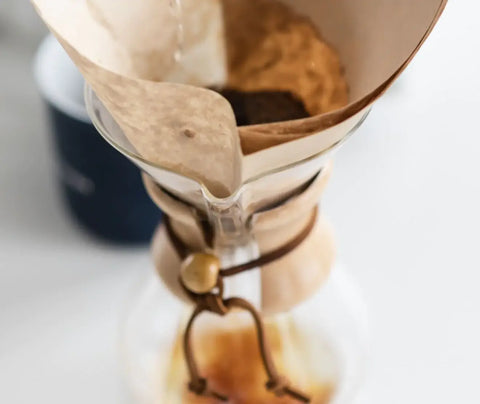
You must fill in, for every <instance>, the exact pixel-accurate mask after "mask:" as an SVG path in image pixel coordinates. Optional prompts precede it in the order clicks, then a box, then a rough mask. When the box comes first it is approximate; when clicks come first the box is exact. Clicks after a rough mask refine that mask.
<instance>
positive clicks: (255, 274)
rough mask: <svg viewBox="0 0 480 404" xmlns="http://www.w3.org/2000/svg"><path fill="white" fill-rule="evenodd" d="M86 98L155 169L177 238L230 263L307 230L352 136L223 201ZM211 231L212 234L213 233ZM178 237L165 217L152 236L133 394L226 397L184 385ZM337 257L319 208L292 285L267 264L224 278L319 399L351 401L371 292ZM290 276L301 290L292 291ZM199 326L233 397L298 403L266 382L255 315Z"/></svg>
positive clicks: (109, 128)
mask: <svg viewBox="0 0 480 404" xmlns="http://www.w3.org/2000/svg"><path fill="white" fill-rule="evenodd" d="M86 102H87V108H88V111H89V113H90V116H91V117H92V120H93V122H94V124H95V126H96V127H97V129H98V130H99V132H100V133H101V134H102V135H103V136H104V138H105V139H106V140H107V141H108V142H109V143H110V144H111V145H112V146H113V147H115V148H116V149H117V150H119V151H120V152H121V153H123V154H124V155H125V156H126V157H128V158H129V159H130V160H132V161H133V162H134V163H135V164H137V165H138V166H139V167H140V168H141V169H142V170H143V171H144V172H145V173H146V176H145V183H146V186H147V190H148V191H149V193H150V196H151V197H152V199H153V200H154V201H155V202H156V203H157V205H159V207H161V208H162V210H164V212H165V213H166V214H167V215H168V216H169V217H170V218H171V221H172V223H173V227H174V228H175V230H176V231H177V233H178V234H179V235H180V237H183V238H184V240H186V241H185V242H186V243H187V244H189V245H190V246H191V248H192V249H193V250H197V251H207V252H210V253H212V254H215V256H216V257H218V258H219V260H220V262H221V266H222V268H224V267H229V266H232V265H238V264H242V263H245V262H249V261H252V260H255V259H256V258H258V257H259V256H260V255H262V254H264V253H265V252H266V251H268V250H271V249H272V248H275V247H276V246H278V245H279V244H282V243H284V242H285V241H288V239H290V238H291V237H292V236H294V235H295V234H296V233H297V232H298V231H299V230H302V227H304V226H305V223H307V222H308V221H309V220H310V218H311V217H312V214H311V212H314V211H316V209H317V207H316V205H317V201H318V199H319V197H320V194H321V191H322V190H323V186H324V183H325V182H326V180H327V178H328V171H329V160H330V158H331V156H332V153H333V152H334V151H335V150H337V149H338V147H339V146H340V145H341V144H342V143H343V142H344V141H345V139H346V138H347V137H348V136H349V135H350V134H351V133H353V130H352V131H351V132H349V133H346V134H345V137H344V139H343V140H342V141H340V142H338V143H337V144H335V145H333V146H332V147H330V148H329V149H328V150H325V151H324V152H322V153H318V154H316V155H313V156H311V157H310V158H308V159H305V160H302V161H298V162H296V163H295V164H291V165H288V166H286V167H282V168H280V169H276V170H272V171H267V172H263V173H259V174H258V175H257V176H255V177H254V178H250V179H248V180H247V181H245V182H244V183H243V184H242V185H241V186H240V187H239V189H237V190H236V191H235V192H234V193H233V194H232V195H231V196H229V197H228V198H216V197H214V196H213V195H212V194H211V193H210V192H209V190H208V189H207V188H206V187H205V186H204V184H202V183H199V182H198V181H196V180H195V179H193V178H189V177H187V176H183V175H180V174H179V173H176V172H173V171H171V170H169V169H166V168H164V167H161V166H158V165H156V164H152V163H151V162H149V161H146V160H145V159H143V158H142V156H140V155H139V154H138V153H137V152H136V151H135V149H134V148H133V146H132V145H131V143H130V142H129V141H128V139H127V138H126V136H125V135H124V133H123V131H122V130H121V128H120V127H119V126H118V125H117V123H116V122H115V120H114V119H113V118H112V116H111V115H110V114H109V112H108V111H107V110H106V108H105V107H104V106H103V104H102V103H101V101H100V100H99V99H98V98H97V97H96V95H95V93H94V92H93V91H92V90H91V89H89V88H87V89H86ZM365 116H366V114H365ZM362 121H363V119H362ZM360 123H361V122H360ZM357 126H358V125H357ZM205 228H208V229H209V230H208V232H207V233H208V234H213V237H212V238H211V240H210V242H208V241H207V237H205ZM197 236H198V239H196V237H197ZM171 244H172V243H171V240H169V237H168V234H167V232H166V230H165V226H160V227H159V229H158V231H157V234H156V235H155V237H154V240H153V245H152V252H153V259H154V262H155V267H156V270H157V273H152V276H150V277H149V279H148V280H147V281H146V282H145V284H144V286H143V287H142V288H141V289H139V290H137V292H136V293H135V297H134V298H133V300H132V301H131V304H130V305H129V311H128V313H127V315H126V320H125V323H124V327H123V333H122V348H123V354H124V355H123V356H124V359H125V364H126V370H127V375H128V380H129V381H130V385H131V386H132V391H133V393H134V397H135V400H136V401H135V402H140V403H146V404H147V403H148V404H150V403H151V404H153V403H164V402H168V403H179V404H180V403H182V404H183V403H185V404H187V403H190V404H193V403H214V402H218V400H216V399H215V398H205V397H197V396H195V395H193V394H192V393H191V392H189V391H188V389H187V385H188V372H187V369H186V366H185V362H184V353H183V351H182V342H181V341H182V336H183V334H184V330H185V325H186V322H187V321H188V317H189V314H190V313H191V312H192V307H191V302H189V301H188V299H186V296H185V294H184V293H182V290H181V288H180V287H179V282H178V276H179V268H180V266H181V260H180V259H179V257H177V256H176V254H175V251H173V249H172V245H171ZM291 255H292V256H293V257H294V259H293V258H292V257H291ZM333 256H334V253H333V241H332V236H331V231H330V230H329V227H328V225H327V224H326V223H325V221H324V219H323V218H322V217H320V219H317V220H315V224H314V227H313V230H312V232H311V235H309V236H308V238H307V239H306V241H305V242H304V243H303V245H302V247H301V248H299V249H298V251H294V253H292V254H289V255H288V256H287V257H286V258H285V259H286V260H287V261H286V262H287V264H288V268H286V266H285V265H286V264H285V262H284V263H283V264H282V265H284V268H283V270H286V271H285V272H284V274H286V278H288V279H287V280H286V282H285V281H284V280H282V278H281V277H279V276H278V277H272V276H271V274H272V273H274V272H275V271H277V269H272V268H267V267H268V265H267V266H266V267H262V268H257V269H255V270H251V271H248V272H246V273H243V274H240V275H237V276H234V277H232V278H229V279H227V280H226V281H225V296H226V297H240V298H242V299H246V300H248V302H250V303H251V304H252V305H253V306H254V307H255V308H256V309H257V310H258V311H259V312H261V313H262V317H263V320H264V323H265V329H266V334H267V339H268V340H269V341H270V346H271V349H272V351H273V352H272V356H273V357H274V359H275V362H276V364H277V367H278V369H279V371H280V372H281V373H282V376H283V375H284V376H285V377H286V378H288V380H289V381H290V382H291V383H293V384H295V385H296V387H297V386H298V387H299V388H300V389H302V390H304V391H305V392H306V393H307V394H309V397H310V398H311V402H312V403H316V404H327V403H329V404H330V403H336V404H346V403H350V402H352V400H353V398H354V396H355V393H356V391H357V387H358V383H359V381H360V380H361V378H362V375H363V365H364V356H365V351H366V320H365V319H366V315H365V311H364V305H363V301H362V299H361V297H360V294H359V293H358V291H357V289H356V287H355V285H354V284H353V283H352V281H351V280H350V279H349V278H348V276H346V274H345V273H344V272H343V271H339V270H338V269H332V266H333V262H334V259H333ZM278 271H282V268H280V269H279V270H278ZM315 273H318V274H319V276H318V277H315V276H312V275H311V274H315ZM269 274H270V275H269ZM290 285H294V288H293V289H294V290H295V291H296V293H293V294H292V293H290V290H289V289H290ZM299 291H300V292H299ZM172 292H173V295H176V297H177V299H175V298H173V297H172ZM292 296H293V297H292ZM195 327H196V328H195V335H196V342H195V350H196V352H197V359H198V362H199V363H200V365H199V366H200V368H201V371H202V372H205V375H206V376H208V378H209V379H210V382H211V383H212V385H213V386H215V388H216V389H217V390H219V391H221V392H222V393H225V394H226V395H227V396H228V397H229V401H228V402H231V403H236V404H243V403H253V402H258V403H272V404H281V403H294V402H297V401H296V400H294V399H292V398H291V397H285V396H280V397H276V396H275V395H274V394H272V393H271V392H269V391H267V389H265V383H266V382H268V380H266V376H265V374H264V369H263V368H262V366H261V361H260V359H259V358H260V356H259V355H260V354H259V352H258V348H257V345H256V343H255V337H254V336H255V332H254V328H253V326H252V321H251V318H250V317H249V316H248V315H247V314H246V313H244V312H234V313H231V314H229V315H228V316H226V317H221V316H217V315H214V314H207V315H205V316H204V317H203V318H202V319H201V321H199V322H198V324H197V325H196V326H195Z"/></svg>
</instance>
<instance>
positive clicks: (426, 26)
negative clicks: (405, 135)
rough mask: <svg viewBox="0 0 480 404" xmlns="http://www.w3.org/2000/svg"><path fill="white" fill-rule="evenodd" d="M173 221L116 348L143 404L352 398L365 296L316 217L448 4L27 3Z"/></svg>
mask: <svg viewBox="0 0 480 404" xmlns="http://www.w3.org/2000/svg"><path fill="white" fill-rule="evenodd" d="M33 3H34V4H35V6H36V8H37V10H38V12H39V14H40V15H41V16H42V18H43V19H44V21H45V22H46V24H47V25H48V26H49V28H50V30H51V31H52V32H53V33H54V35H55V36H56V37H57V39H58V40H59V42H60V43H61V44H62V45H63V47H64V48H65V49H66V51H67V53H68V54H69V56H70V57H71V58H72V60H73V61H74V62H75V64H76V65H77V67H78V68H79V69H80V71H81V72H82V74H83V75H84V77H85V79H86V81H87V83H88V87H87V89H86V93H85V94H86V103H87V107H88V111H89V114H90V117H91V119H92V121H93V122H94V124H95V126H96V128H97V130H98V131H99V132H100V133H101V134H102V136H103V137H104V138H105V140H106V141H107V142H109V143H110V144H111V145H112V146H113V147H114V148H116V149H117V150H118V151H119V152H121V153H122V154H124V155H125V156H126V157H127V158H128V159H130V160H132V161H133V162H134V163H135V164H137V165H138V166H139V167H140V168H141V169H142V170H143V172H144V175H143V179H144V184H145V187H146V189H147V191H148V193H149V195H150V197H151V198H152V200H153V201H154V202H155V203H156V204H157V205H158V206H159V207H160V208H161V209H162V211H163V212H164V213H165V216H166V219H165V221H164V223H163V224H162V225H161V226H160V227H159V228H158V230H157V232H156V234H155V236H154V238H153V241H152V255H153V262H154V267H155V269H156V270H155V271H152V278H151V279H150V281H149V282H148V284H146V285H145V288H143V289H142V290H141V291H140V292H139V293H138V294H137V298H136V299H135V300H134V301H132V303H131V304H130V306H129V312H128V314H127V316H126V321H125V324H124V327H123V335H122V348H123V356H124V359H125V367H126V371H127V374H128V380H129V381H130V384H131V386H132V391H133V395H134V397H135V400H136V401H135V402H139V403H169V404H174V403H216V402H230V403H236V404H240V403H241V404H245V403H248V404H252V403H255V404H256V403H273V404H275V403H278V404H280V403H295V402H306V403H307V402H310V403H315V404H326V403H336V404H346V403H352V402H353V400H354V398H355V395H356V393H357V391H358V386H359V382H360V381H361V379H362V376H363V373H364V369H363V366H364V357H365V353H366V341H365V340H366V332H365V319H364V312H363V309H362V300H361V298H360V296H359V295H358V293H357V291H356V289H355V287H354V285H353V284H352V283H351V281H350V280H349V278H348V277H347V276H346V275H345V274H343V273H342V272H341V271H340V272H339V271H337V269H336V268H335V246H334V241H333V237H332V232H331V229H330V227H329V225H328V222H327V221H326V220H325V218H324V215H323V212H322V211H321V208H320V207H319V205H318V202H319V200H320V198H321V195H322V192H323V190H324V188H325V186H326V184H327V182H328V179H329V176H330V172H331V163H330V162H331V159H332V156H333V153H334V152H335V151H336V150H337V149H338V148H339V147H340V146H341V145H342V144H343V142H345V140H346V139H347V138H348V137H349V136H350V135H351V134H352V133H353V132H354V131H355V130H356V129H357V128H358V127H359V126H360V124H361V123H362V122H363V120H364V119H365V118H366V116H367V115H368V112H369V110H370V108H371V106H372V104H373V103H374V102H375V100H377V99H378V98H379V97H380V96H381V95H382V94H383V93H384V92H385V91H386V90H387V88H388V87H389V86H390V85H391V84H392V83H393V81H394V80H395V79H396V78H397V77H398V76H399V74H400V73H401V72H402V71H403V70H404V69H405V67H406V66H407V65H408V63H409V62H410V61H411V60H412V58H413V56H414V55H415V53H416V52H417V51H418V49H419V48H420V46H421V45H422V43H423V42H424V40H425V39H426V38H427V36H428V35H429V33H430V32H431V30H432V29H433V27H434V25H435V23H436V22H437V20H438V18H439V17H440V14H441V13H442V11H443V9H444V6H445V3H446V1H445V0H424V1H421V2H419V1H416V0H404V1H402V2H385V1H382V2H380V1H376V0H365V1H362V2H359V1H356V0H337V1H328V0H175V1H174V0H172V1H167V0H164V1H160V0H144V1H140V2H131V1H126V0H86V1H85V2H77V1H74V0H33Z"/></svg>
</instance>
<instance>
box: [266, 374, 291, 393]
mask: <svg viewBox="0 0 480 404" xmlns="http://www.w3.org/2000/svg"><path fill="white" fill-rule="evenodd" d="M289 384H290V383H289V381H288V380H287V379H286V378H285V377H282V376H278V377H276V378H275V379H271V380H269V381H268V382H267V384H266V387H267V390H268V391H271V392H272V393H273V394H275V395H276V396H277V397H282V396H284V395H285V394H287V393H286V390H287V389H288V387H289Z"/></svg>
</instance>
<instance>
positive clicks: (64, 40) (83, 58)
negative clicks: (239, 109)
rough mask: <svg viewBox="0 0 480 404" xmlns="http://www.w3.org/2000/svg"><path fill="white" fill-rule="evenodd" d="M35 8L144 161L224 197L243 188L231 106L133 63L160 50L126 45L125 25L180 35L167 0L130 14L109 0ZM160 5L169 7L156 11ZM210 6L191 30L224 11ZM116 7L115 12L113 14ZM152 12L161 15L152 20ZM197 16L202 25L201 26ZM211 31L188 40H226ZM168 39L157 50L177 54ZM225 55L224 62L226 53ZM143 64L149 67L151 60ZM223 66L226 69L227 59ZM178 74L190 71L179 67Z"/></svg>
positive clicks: (52, 1) (53, 1)
mask: <svg viewBox="0 0 480 404" xmlns="http://www.w3.org/2000/svg"><path fill="white" fill-rule="evenodd" d="M33 3H34V4H35V6H36V7H37V10H38V11H39V14H40V15H41V16H42V18H43V19H44V21H45V22H46V24H47V25H48V26H49V28H50V30H51V31H52V32H53V33H54V35H55V36H56V37H57V39H58V40H59V42H60V43H61V44H62V45H63V47H64V48H65V50H66V51H67V53H68V54H69V56H70V57H71V58H72V60H73V61H74V63H75V64H76V65H77V67H78V68H79V70H80V71H81V72H82V74H83V76H84V77H85V79H86V81H87V82H88V83H89V85H90V86H91V87H92V88H93V89H94V91H95V93H96V94H97V96H98V97H99V98H100V99H101V101H102V102H103V103H104V105H105V106H106V108H107V109H108V110H109V112H110V113H111V114H112V116H113V118H114V119H115V120H116V121H117V122H118V124H119V126H120V127H121V128H122V130H123V131H124V133H125V135H126V136H127V138H128V139H129V140H130V142H131V144H132V145H133V147H134V149H135V151H136V152H137V153H138V154H139V155H140V156H141V157H142V158H143V159H144V160H148V161H150V162H151V163H152V164H156V165H159V166H162V167H165V168H168V169H170V170H173V171H176V172H179V173H181V174H183V175H186V176H190V177H192V178H195V179H196V180H197V181H199V182H201V183H203V184H204V185H205V186H206V187H207V188H208V189H209V191H210V192H211V193H212V194H213V195H215V196H217V197H225V196H228V195H229V194H231V193H232V192H233V190H235V189H237V188H238V186H239V184H240V182H241V177H240V176H241V163H242V162H241V149H240V143H239V137H238V131H237V127H236V121H235V116H234V114H233V111H232V108H231V106H230V104H229V103H228V101H227V100H226V99H224V98H223V97H222V96H220V95H218V94H217V93H215V92H213V91H210V90H206V89H202V88H198V87H194V86H189V85H183V84H174V83H167V82H154V81H150V80H148V78H149V77H148V74H150V72H149V71H148V69H143V67H142V69H141V71H139V70H138V61H136V62H133V60H134V59H135V55H137V54H132V52H133V51H134V50H135V49H136V45H137V44H138V45H140V44H141V43H144V45H145V46H144V48H142V47H141V46H139V47H138V49H143V51H144V55H147V54H148V52H149V51H148V50H151V49H154V47H153V46H154V41H147V40H146V39H145V34H144V33H142V34H140V35H139V36H138V37H136V38H129V39H128V40H127V39H126V38H127V37H129V36H128V35H124V34H123V33H122V29H121V27H122V26H123V24H126V26H127V27H128V29H129V30H133V32H137V31H136V30H138V31H139V32H142V27H141V25H142V22H144V23H145V24H146V25H152V24H153V22H156V21H165V22H166V25H165V29H166V30H167V31H169V27H171V29H172V30H174V29H173V28H174V27H175V30H174V31H175V32H176V31H177V25H176V23H175V24H170V20H173V21H176V18H175V15H172V14H171V10H170V7H169V5H170V2H169V1H168V0H163V1H156V2H153V1H152V2H145V3H144V5H143V7H140V6H138V5H134V6H130V5H131V4H132V3H131V2H128V4H127V3H126V2H125V4H124V5H123V8H122V10H123V12H120V11H119V10H120V9H119V7H117V3H116V2H112V1H110V0H88V2H87V1H78V0H33ZM135 4H136V3H135ZM157 4H163V5H164V6H163V7H157V6H156V5H157ZM204 4H206V6H203V8H202V10H203V12H202V13H199V14H198V15H197V14H195V13H190V17H189V18H188V20H189V21H190V22H191V29H194V30H195V29H196V30H198V29H199V27H203V26H204V24H205V21H204V19H206V18H207V17H208V16H209V15H210V16H212V15H215V14H218V13H219V12H221V9H220V8H219V7H218V2H217V1H216V0H208V1H205V3H204ZM208 5H210V7H208ZM130 9H132V10H135V12H133V14H132V18H131V19H130V20H129V19H128V17H127V15H126V14H128V13H129V11H130ZM92 10H93V11H92ZM110 10H114V11H112V12H111V13H110V12H109V11H110ZM149 12H151V14H152V15H154V16H155V17H154V18H153V17H152V16H148V14H149ZM197 17H198V19H199V20H197V21H194V20H195V19H196V18H197ZM144 18H145V20H144ZM152 18H153V19H152ZM149 22H151V24H149ZM169 24H170V25H169ZM211 29H212V28H211V26H210V28H209V29H205V30H203V31H202V32H196V34H195V35H193V34H191V33H188V32H186V33H184V34H185V38H191V40H192V41H201V38H200V37H201V35H204V36H206V38H203V39H204V40H205V41H206V42H212V41H210V39H211V38H213V42H215V43H217V42H219V40H218V38H221V35H220V34H221V33H220V32H217V33H216V35H215V36H214V37H212V36H211ZM152 32H153V31H152ZM156 34H158V32H157V33H156ZM152 35H153V34H152ZM147 36H148V35H147ZM162 38H163V36H161V35H159V36H157V38H156V39H157V41H158V42H159V43H162ZM167 39H168V40H167V43H166V44H164V45H162V46H161V47H160V48H156V49H157V51H158V52H160V53H163V52H166V53H167V54H168V55H173V54H174V53H175V52H174V51H175V50H176V49H177V46H178V43H177V40H178V36H177V35H173V36H167ZM182 43H183V45H184V46H186V45H185V42H184V41H182ZM120 45H121V46H120ZM220 45H221V44H220ZM215 47H216V48H218V49H220V48H221V46H216V45H215V44H214V45H212V46H210V49H213V48H215ZM187 48H190V45H188V46H187ZM138 49H137V51H138V52H140V50H138ZM184 49H185V48H184ZM202 49H204V48H202ZM143 51H142V52H143ZM222 52H223V50H222ZM192 53H193V54H194V55H193V56H192V55H190V56H188V58H189V60H190V61H193V60H194V59H195V57H196V58H198V59H200V55H203V54H204V53H203V52H198V50H197V49H195V50H194V51H193V52H192ZM153 54H155V52H153ZM195 54H196V56H195ZM154 56H155V55H154ZM220 56H221V58H223V53H221V54H220ZM154 59H156V57H154ZM167 59H168V58H167ZM144 61H146V65H148V61H147V59H146V58H144ZM169 63H170V62H169ZM209 63H211V61H209ZM216 65H219V66H223V59H222V62H221V63H217V64H216ZM172 66H173V65H172ZM193 66H195V64H193ZM160 67H161V70H159V71H160V72H161V71H163V72H164V74H165V75H167V76H168V74H169V73H168V72H169V71H170V72H171V71H172V70H171V68H170V67H168V66H167V64H164V65H160ZM197 67H199V66H198V65H197ZM207 67H208V66H207ZM174 70H175V69H174ZM199 70H203V71H204V73H205V69H202V68H200V67H199ZM207 70H208V69H207ZM217 70H218V68H217ZM175 74H179V75H185V74H187V72H186V71H185V70H183V69H177V71H176V72H175Z"/></svg>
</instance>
